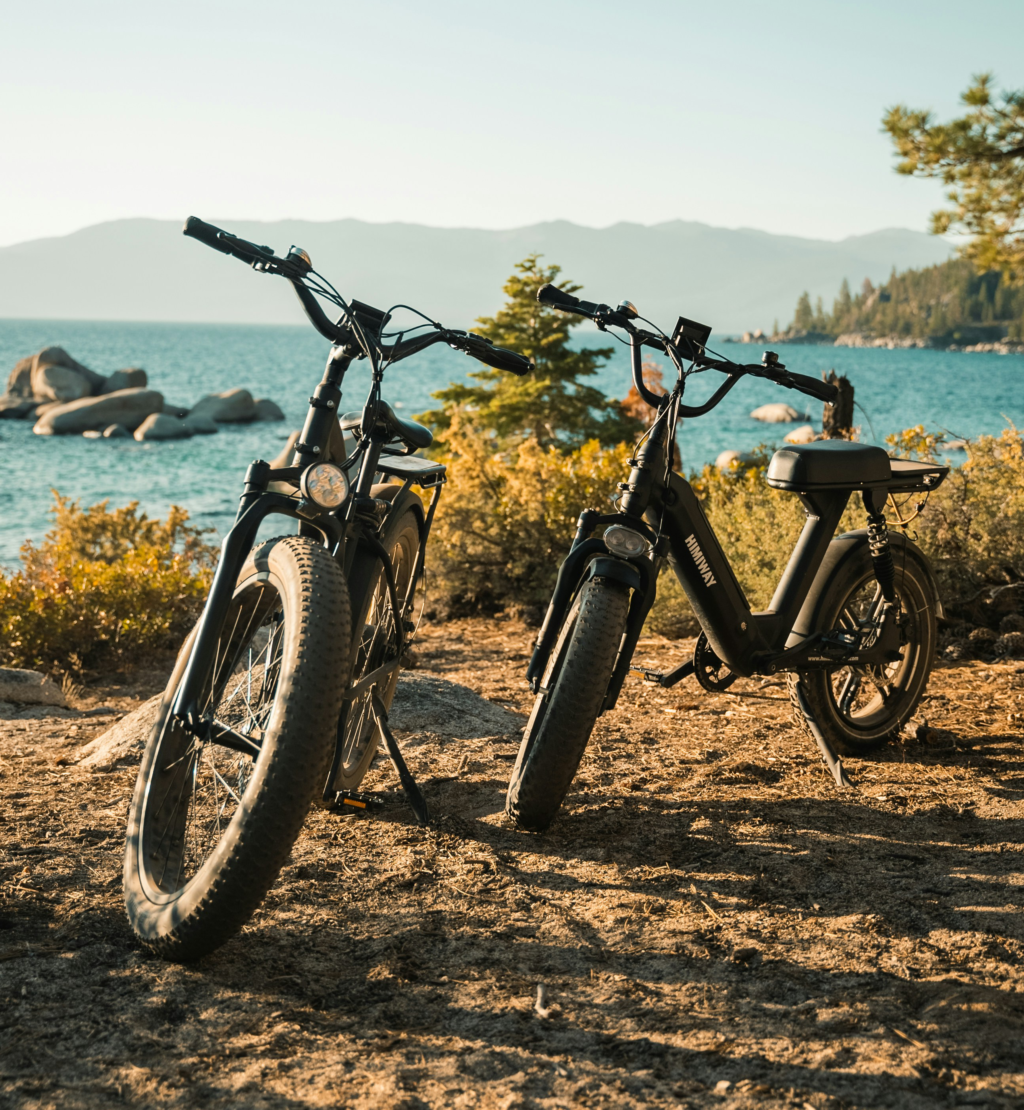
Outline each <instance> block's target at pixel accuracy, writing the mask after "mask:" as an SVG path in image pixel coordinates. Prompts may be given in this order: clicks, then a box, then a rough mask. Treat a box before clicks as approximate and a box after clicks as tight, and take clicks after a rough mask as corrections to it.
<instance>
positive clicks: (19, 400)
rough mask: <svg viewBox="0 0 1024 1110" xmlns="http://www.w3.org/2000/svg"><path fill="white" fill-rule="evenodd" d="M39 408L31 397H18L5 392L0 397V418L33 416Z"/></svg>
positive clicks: (15, 418) (12, 418)
mask: <svg viewBox="0 0 1024 1110" xmlns="http://www.w3.org/2000/svg"><path fill="white" fill-rule="evenodd" d="M36 408H37V405H36V402H35V401H34V400H32V399H31V398H29V399H28V400H26V399H25V398H23V397H16V396H14V395H13V394H10V393H5V394H4V395H3V397H0V420H24V419H25V418H26V417H28V416H31V415H32V414H33V413H34V412H35V410H36Z"/></svg>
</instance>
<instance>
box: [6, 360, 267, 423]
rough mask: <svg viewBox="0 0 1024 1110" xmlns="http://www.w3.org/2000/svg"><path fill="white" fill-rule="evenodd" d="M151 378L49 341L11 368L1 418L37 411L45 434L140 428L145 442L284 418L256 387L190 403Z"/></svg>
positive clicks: (35, 415) (29, 415) (23, 417)
mask: <svg viewBox="0 0 1024 1110" xmlns="http://www.w3.org/2000/svg"><path fill="white" fill-rule="evenodd" d="M148 384H149V379H148V376H147V374H146V371H145V370H141V369H139V368H138V367H129V368H127V369H124V370H115V371H114V372H113V373H112V374H110V375H109V376H108V377H104V376H103V375H102V374H97V373H96V372H95V371H94V370H90V369H89V368H88V367H87V366H83V365H82V364H81V363H80V362H77V361H76V360H75V359H73V358H72V357H71V356H70V355H69V354H68V353H67V351H65V350H64V349H63V348H62V347H44V348H43V350H41V351H39V352H38V353H37V354H34V355H31V356H29V357H28V358H23V359H21V361H20V362H18V363H17V364H16V365H15V367H14V369H13V370H12V371H11V373H10V375H9V376H8V379H7V392H6V393H5V394H3V395H2V396H0V420H27V419H29V418H34V419H35V421H36V423H35V426H34V428H33V429H32V430H33V431H34V432H35V433H36V434H37V435H41V436H50V435H84V436H86V437H87V438H89V439H99V438H104V439H117V438H122V437H123V436H124V435H130V434H131V433H132V432H137V434H136V436H135V438H136V439H138V440H140V441H148V440H165V439H185V438H187V437H188V436H193V435H212V434H214V433H215V432H216V431H217V425H218V424H248V423H252V422H253V421H264V420H265V421H279V420H284V413H283V412H282V411H281V408H280V406H279V405H277V404H276V403H275V402H274V401H271V400H270V399H269V398H267V397H262V398H260V399H259V400H253V396H252V394H251V393H250V392H249V390H248V389H226V390H224V391H223V392H221V393H208V394H207V395H206V396H205V397H203V398H201V399H200V400H199V401H198V402H197V403H196V404H195V405H193V406H192V408H190V409H189V408H185V407H183V406H180V405H171V404H168V403H167V402H165V401H164V399H163V397H162V395H161V394H160V393H158V392H157V391H156V390H151V389H149V388H148ZM155 416H160V417H161V419H159V420H157V419H151V418H152V417H155ZM108 429H115V430H112V431H109V432H108Z"/></svg>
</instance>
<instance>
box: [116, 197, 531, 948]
mask: <svg viewBox="0 0 1024 1110" xmlns="http://www.w3.org/2000/svg"><path fill="white" fill-rule="evenodd" d="M184 232H185V234H186V235H188V236H191V237H192V238H195V239H198V240H199V241H200V242H202V243H204V244H205V245H207V246H209V247H212V248H214V249H215V250H218V251H221V252H222V253H224V254H229V255H232V256H234V257H235V258H238V259H240V260H242V261H243V262H247V263H249V264H250V265H252V266H253V268H254V269H256V270H258V271H261V272H263V273H269V274H277V275H280V276H282V277H284V278H286V279H287V280H288V281H290V282H291V285H292V287H293V288H294V290H295V292H296V293H297V294H298V297H299V301H300V302H301V304H302V307H303V309H304V310H305V313H306V315H307V316H308V318H309V320H310V322H311V323H312V325H313V327H315V328H316V330H317V331H318V332H320V334H321V335H323V336H325V337H326V338H327V339H329V340H330V341H331V344H332V347H331V351H330V355H329V357H328V359H327V367H326V369H325V371H324V374H323V378H322V380H321V381H320V383H319V385H317V386H316V388H315V389H314V391H313V396H312V397H311V398H310V399H309V410H308V413H307V415H306V420H305V424H304V426H303V429H302V433H301V436H300V438H299V440H298V442H297V443H296V444H295V449H294V454H293V456H292V458H291V459H290V460H288V461H289V465H284V466H271V464H269V463H267V462H265V461H263V460H259V459H258V460H256V461H255V462H253V463H252V464H251V465H250V466H249V468H248V470H247V471H246V474H245V484H244V488H243V491H242V494H241V499H240V503H239V508H238V515H237V517H236V520H235V523H234V525H233V526H232V528H231V530H230V531H229V532H228V534H227V536H225V538H224V541H223V544H222V547H221V556H220V561H219V563H218V566H217V570H216V573H215V575H214V579H213V583H212V586H211V589H210V594H209V597H208V599H207V601H206V606H205V608H204V610H203V614H202V616H201V618H200V620H199V622H198V624H197V625H196V627H195V629H194V630H193V631H192V633H191V634H190V635H189V637H188V638H187V639H186V641H185V644H184V646H183V647H182V649H181V651H180V653H179V655H178V660H177V663H176V665H175V667H174V671H173V673H172V675H171V678H170V681H169V682H168V685H167V689H166V692H165V694H164V697H163V700H162V703H161V705H160V710H159V713H158V715H157V719H156V723H155V725H154V727H153V730H152V733H151V735H150V738H149V742H148V744H147V747H146V750H145V753H144V756H143V759H142V765H141V767H140V769H139V775H138V779H137V783H136V787H135V794H134V798H133V801H132V807H131V812H130V815H129V821H128V837H127V845H126V852H125V866H124V890H125V901H126V906H127V910H128V917H129V920H130V922H131V925H132V928H133V929H134V931H135V933H136V935H137V936H138V937H139V939H140V940H141V941H142V942H143V943H144V944H145V945H146V946H147V947H148V948H150V949H151V950H153V951H155V952H157V953H159V954H160V955H162V956H165V957H168V958H171V959H178V960H188V959H195V958H197V957H199V956H201V955H203V954H204V953H206V952H209V951H210V950H212V949H213V948H216V947H217V946H218V945H220V944H222V943H223V942H224V941H225V940H227V939H228V938H229V937H230V936H231V935H232V934H233V933H235V932H236V931H237V930H238V929H239V928H241V926H242V925H243V924H244V923H245V922H246V921H247V920H248V918H249V917H250V916H251V914H252V913H253V911H254V910H255V909H256V907H257V906H258V905H259V903H260V901H261V900H262V898H263V896H264V895H265V894H266V892H267V891H268V890H269V888H270V886H271V885H272V883H273V882H274V880H275V878H276V877H277V874H278V872H279V871H280V869H281V867H282V866H283V864H284V862H285V860H286V859H287V857H288V853H289V852H290V851H291V848H292V845H293V843H294V842H295V839H296V837H297V836H298V834H299V830H300V828H301V826H302V822H303V820H304V818H305V816H306V813H307V811H308V809H309V806H310V803H311V801H313V800H314V799H316V800H318V801H320V803H321V804H324V805H326V806H337V805H346V804H349V805H355V806H365V805H366V804H367V803H366V796H365V795H359V794H358V793H357V788H358V786H359V784H360V782H361V780H362V778H363V775H364V774H365V773H366V770H367V768H368V767H369V765H370V763H371V761H372V760H373V757H374V755H375V753H376V752H377V750H378V739H381V740H383V741H384V743H385V746H386V747H387V749H388V752H389V754H390V755H391V758H392V761H393V762H394V763H395V766H396V769H397V770H398V772H399V776H400V778H401V780H402V784H403V786H404V787H405V788H406V793H407V795H408V796H409V800H410V802H411V803H412V805H413V808H414V809H415V810H416V812H417V816H418V817H420V819H421V820H425V819H426V811H425V804H424V803H423V800H422V797H421V796H420V795H419V792H418V791H417V790H416V788H415V783H414V782H413V781H412V779H411V776H409V774H408V771H407V769H406V767H405V764H404V761H403V760H402V757H401V753H400V751H399V750H398V747H397V744H396V743H395V740H394V737H393V735H392V734H391V731H390V729H389V727H388V724H387V712H388V708H389V706H390V704H391V699H392V697H393V694H394V689H395V684H396V683H397V681H398V670H399V666H400V664H401V660H402V656H403V653H404V652H405V650H406V648H407V646H408V642H409V636H410V633H411V632H412V631H413V622H412V620H411V617H412V615H413V606H414V600H415V593H416V588H417V584H418V583H419V581H420V579H421V576H422V573H423V565H424V549H425V545H426V542H427V536H428V534H429V532H430V526H431V522H432V520H433V517H434V511H435V509H436V507H437V502H438V498H439V496H440V493H441V487H442V485H443V483H444V481H445V468H444V466H443V465H442V464H439V463H435V462H432V461H430V460H428V459H425V458H422V457H420V456H417V455H415V454H413V452H414V451H416V450H419V449H422V448H426V447H429V446H430V443H431V440H432V437H431V433H430V431H429V429H427V428H425V427H423V426H422V425H420V424H416V423H413V422H412V421H408V420H403V419H401V418H400V417H398V416H397V415H396V414H395V412H394V410H393V409H392V408H391V406H390V405H388V404H387V403H386V402H385V401H384V400H383V399H382V398H381V382H382V378H383V374H384V371H385V369H386V368H387V367H388V366H391V365H393V364H394V363H396V362H399V361H400V360H401V359H404V358H407V357H409V356H410V355H413V354H416V353H417V352H419V351H422V350H424V349H425V348H427V347H429V346H431V345H432V344H434V343H447V344H448V345H449V346H451V347H453V348H455V349H456V350H459V351H463V352H464V353H466V354H468V355H471V356H473V357H474V358H476V359H479V360H480V361H481V362H484V363H486V364H487V365H488V366H493V367H497V368H498V369H502V370H509V371H511V372H513V373H516V374H525V373H527V372H528V371H529V370H530V369H532V364H531V363H530V362H529V361H528V360H527V359H524V358H522V357H521V356H520V355H517V354H515V353H513V352H512V351H506V350H503V349H501V348H496V347H494V346H493V345H492V344H491V343H490V342H489V341H488V340H485V339H483V338H482V337H480V336H476V335H473V334H472V333H467V332H464V331H457V330H452V329H448V328H443V327H442V326H441V325H440V324H438V323H436V322H435V321H432V320H430V318H429V317H426V316H423V314H422V313H419V314H418V315H420V316H421V317H422V318H423V320H424V321H426V322H425V323H424V324H422V325H418V326H417V327H416V328H413V329H410V330H409V331H407V332H403V333H394V334H388V333H385V332H384V328H385V326H386V325H387V323H388V321H389V319H390V318H391V317H390V313H387V312H381V311H379V310H378V309H375V308H372V307H371V306H369V305H366V304H363V303H362V302H360V301H357V300H349V301H346V300H344V299H343V298H342V297H341V295H340V294H339V293H338V292H337V291H336V290H335V289H334V287H333V286H331V285H330V284H329V283H328V282H327V281H326V279H324V278H323V277H321V276H320V275H319V274H317V273H316V271H315V270H314V269H313V267H312V263H311V261H310V258H309V255H308V254H306V252H305V251H303V250H301V249H300V248H298V247H292V248H291V250H290V251H289V252H288V254H287V255H286V256H285V257H284V258H280V257H278V256H276V255H275V254H274V252H273V251H272V250H271V249H270V248H269V247H263V246H258V245H257V244H255V243H249V242H247V241H246V240H244V239H240V238H238V237H236V236H234V235H231V234H229V233H228V232H226V231H221V230H220V229H218V228H216V227H214V226H213V225H211V224H207V223H204V222H203V221H202V220H198V219H196V218H195V217H192V218H190V219H189V220H188V221H187V222H186V224H185V228H184ZM317 297H320V298H322V299H324V300H326V301H328V302H330V303H333V304H334V305H336V306H338V307H339V308H340V309H341V313H342V314H341V316H340V317H339V318H338V320H337V321H336V322H334V321H332V320H331V319H330V318H329V317H328V316H327V315H326V313H325V312H324V310H323V309H322V308H321V306H320V304H319V303H318V301H317V299H316V298H317ZM399 307H406V306H399ZM413 311H415V310H413ZM421 327H422V328H426V329H429V330H427V331H425V332H420V333H419V334H415V333H417V332H419V328H421ZM386 339H392V340H393V342H390V343H389V342H385V340H386ZM359 359H366V360H367V361H368V362H369V365H370V370H371V385H370V390H369V394H368V396H367V399H366V403H365V405H364V406H363V408H362V410H360V411H358V412H352V413H348V414H347V415H345V416H342V417H341V418H340V420H339V414H338V404H339V402H340V400H341V386H342V381H343V379H344V376H345V373H346V371H347V370H348V368H349V366H350V365H351V364H352V363H353V362H354V361H356V360H359ZM346 433H349V435H350V436H352V437H354V441H350V442H354V443H355V448H354V450H352V451H351V452H347V451H346V448H345V442H346ZM414 486H416V487H419V488H420V489H421V490H423V491H424V493H429V495H430V496H429V502H428V504H427V507H426V509H424V502H423V499H421V497H420V495H419V494H418V493H416V492H415V491H414V489H413V487H414ZM271 514H277V515H279V516H284V517H290V518H291V519H292V520H293V521H294V522H296V523H297V528H296V534H292V535H288V536H280V537H278V538H275V539H270V540H267V541H266V542H263V543H260V544H259V545H258V546H257V545H256V536H257V531H258V529H259V528H260V525H261V524H262V523H263V522H264V520H265V519H266V518H267V517H268V516H270V515H271Z"/></svg>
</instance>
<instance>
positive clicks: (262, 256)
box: [181, 216, 283, 273]
mask: <svg viewBox="0 0 1024 1110" xmlns="http://www.w3.org/2000/svg"><path fill="white" fill-rule="evenodd" d="M181 231H182V234H183V235H188V236H189V237H190V238H192V239H198V240H199V242H200V243H202V244H203V245H204V246H207V247H213V249H214V250H215V251H220V252H221V254H230V255H231V256H232V258H237V259H239V261H241V262H245V263H247V264H250V265H251V264H252V263H253V262H261V263H270V264H272V265H276V266H278V267H280V265H281V259H278V258H275V257H274V252H273V251H272V250H271V248H270V247H261V246H259V245H258V244H257V243H250V242H249V241H248V240H247V239H240V238H239V237H238V236H237V235H232V234H231V232H230V231H225V230H224V229H223V228H220V227H216V226H215V225H214V224H208V223H206V222H205V221H203V220H201V219H199V217H198V216H189V218H188V219H187V220H186V221H185V226H184V227H183V228H182V229H181ZM273 272H275V273H280V272H283V271H282V270H280V269H277V270H274V271H273Z"/></svg>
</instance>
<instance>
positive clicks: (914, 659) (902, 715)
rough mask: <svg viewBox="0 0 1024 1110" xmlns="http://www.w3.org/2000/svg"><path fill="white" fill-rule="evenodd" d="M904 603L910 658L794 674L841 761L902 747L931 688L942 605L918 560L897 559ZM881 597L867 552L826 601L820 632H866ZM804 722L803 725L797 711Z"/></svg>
mask: <svg viewBox="0 0 1024 1110" xmlns="http://www.w3.org/2000/svg"><path fill="white" fill-rule="evenodd" d="M896 599H897V606H898V618H897V623H898V625H899V630H900V646H901V651H902V656H903V657H902V659H900V660H898V661H897V662H894V663H887V664H877V665H872V666H856V665H853V666H847V667H843V668H841V669H840V670H837V671H832V672H826V671H806V672H803V673H801V674H798V675H796V674H794V675H790V678H789V681H790V696H791V698H792V699H793V703H794V705H797V700H796V691H795V686H796V683H797V681H800V682H802V684H803V688H804V691H805V692H806V695H807V701H808V704H809V706H810V709H811V711H812V712H813V714H814V716H815V718H816V719H817V722H818V724H819V726H820V727H821V730H822V732H823V733H824V735H825V737H826V738H827V739H828V740H829V741H830V742H831V744H832V746H833V747H834V748H835V750H836V751H837V752H839V754H840V755H863V754H865V753H867V752H871V751H874V750H876V749H877V748H880V747H882V746H883V745H884V744H887V743H889V742H890V741H892V740H894V739H895V738H896V737H897V736H898V735H899V731H900V729H901V728H902V727H903V725H904V724H905V723H906V722H907V721H908V720H909V719H910V718H911V716H912V715H913V713H914V710H915V709H916V708H917V705H918V702H920V700H921V697H922V695H923V694H924V691H925V688H926V687H927V685H928V676H929V675H930V674H931V669H932V663H933V661H934V659H935V650H936V642H937V634H938V633H937V624H936V614H937V612H938V598H937V597H936V595H935V588H934V586H933V585H932V579H931V576H930V575H929V574H928V571H927V569H926V568H925V567H924V566H923V565H922V564H921V562H920V560H919V557H918V556H917V554H916V553H915V552H914V551H913V550H911V549H909V548H907V549H906V550H905V553H899V554H898V555H897V572H896ZM880 603H881V590H880V588H879V585H878V582H877V581H876V580H875V575H874V570H873V568H872V564H871V556H870V554H869V552H868V550H867V548H866V547H863V548H861V549H860V550H859V551H858V552H857V554H856V555H854V556H853V557H851V558H849V559H847V560H846V561H845V562H844V563H842V564H841V565H840V566H839V568H838V571H837V573H836V574H835V575H834V576H833V577H832V578H831V579H830V580H829V582H828V583H827V585H826V586H825V588H824V592H823V594H822V597H821V599H820V600H819V602H818V609H817V617H816V620H815V627H814V631H823V630H830V629H841V630H851V629H857V628H859V627H861V626H862V625H863V624H864V623H865V622H866V621H868V620H870V619H871V618H872V617H873V616H874V615H875V614H876V613H877V611H878V609H879V608H880ZM797 717H798V719H799V720H803V715H802V714H801V713H800V712H799V706H798V705H797Z"/></svg>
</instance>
